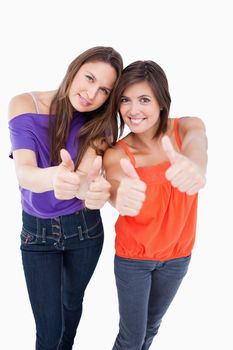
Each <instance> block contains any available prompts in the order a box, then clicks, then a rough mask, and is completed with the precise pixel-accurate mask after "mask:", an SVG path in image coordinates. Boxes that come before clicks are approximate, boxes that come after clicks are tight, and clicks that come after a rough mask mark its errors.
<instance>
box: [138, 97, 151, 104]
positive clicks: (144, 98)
mask: <svg viewBox="0 0 233 350" xmlns="http://www.w3.org/2000/svg"><path fill="white" fill-rule="evenodd" d="M140 102H141V103H144V104H145V103H149V102H150V99H149V98H148V97H142V98H140Z"/></svg>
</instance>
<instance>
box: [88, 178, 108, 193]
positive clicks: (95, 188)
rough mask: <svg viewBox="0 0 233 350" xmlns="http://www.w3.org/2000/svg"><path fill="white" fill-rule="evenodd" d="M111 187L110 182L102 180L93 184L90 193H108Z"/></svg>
mask: <svg viewBox="0 0 233 350" xmlns="http://www.w3.org/2000/svg"><path fill="white" fill-rule="evenodd" d="M110 188H111V185H110V183H109V182H108V181H106V180H105V179H104V178H102V179H101V180H100V181H96V182H91V183H90V186H89V191H92V192H106V191H109V190H110Z"/></svg>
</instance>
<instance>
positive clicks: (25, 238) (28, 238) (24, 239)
mask: <svg viewBox="0 0 233 350" xmlns="http://www.w3.org/2000/svg"><path fill="white" fill-rule="evenodd" d="M20 239H21V244H24V245H29V244H35V243H37V237H36V235H35V234H34V233H32V232H30V231H28V230H26V229H25V228H24V227H23V228H22V231H21V235H20Z"/></svg>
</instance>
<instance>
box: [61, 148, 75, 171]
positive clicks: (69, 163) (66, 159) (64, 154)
mask: <svg viewBox="0 0 233 350" xmlns="http://www.w3.org/2000/svg"><path fill="white" fill-rule="evenodd" d="M60 156H61V160H62V163H61V165H63V166H64V167H65V168H67V169H68V170H70V171H74V162H73V160H72V158H71V156H70V154H69V152H68V151H67V150H66V149H64V148H62V149H61V150H60Z"/></svg>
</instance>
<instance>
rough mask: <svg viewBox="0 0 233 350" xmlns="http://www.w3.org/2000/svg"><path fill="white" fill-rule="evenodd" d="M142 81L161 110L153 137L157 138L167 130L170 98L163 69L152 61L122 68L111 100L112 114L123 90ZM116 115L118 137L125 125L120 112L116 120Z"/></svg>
mask: <svg viewBox="0 0 233 350" xmlns="http://www.w3.org/2000/svg"><path fill="white" fill-rule="evenodd" d="M142 81H147V82H148V84H149V85H150V87H151V89H152V91H153V93H154V96H155V98H156V99H157V101H158V103H159V105H160V107H161V108H162V110H161V111H160V116H159V117H160V122H159V126H158V128H157V130H156V131H155V135H154V137H156V138H157V137H158V136H159V135H161V134H162V133H165V132H166V130H167V125H168V115H169V110H170V105H171V97H170V93H169V88H168V81H167V77H166V74H165V73H164V71H163V69H162V68H161V67H160V66H159V65H158V64H157V63H155V62H154V61H136V62H133V63H131V64H129V65H128V66H127V67H126V68H124V70H123V72H122V74H121V77H120V80H119V83H118V85H117V87H116V89H115V92H114V96H113V99H112V106H111V108H112V112H113V113H114V111H119V107H120V101H121V96H122V95H123V93H124V90H125V89H126V88H127V87H128V86H130V85H132V84H135V83H138V82H142ZM118 113H119V116H120V126H119V130H120V135H119V137H120V136H122V133H123V130H124V125H125V123H124V121H123V118H122V116H121V114H120V112H115V119H117V115H118Z"/></svg>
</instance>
